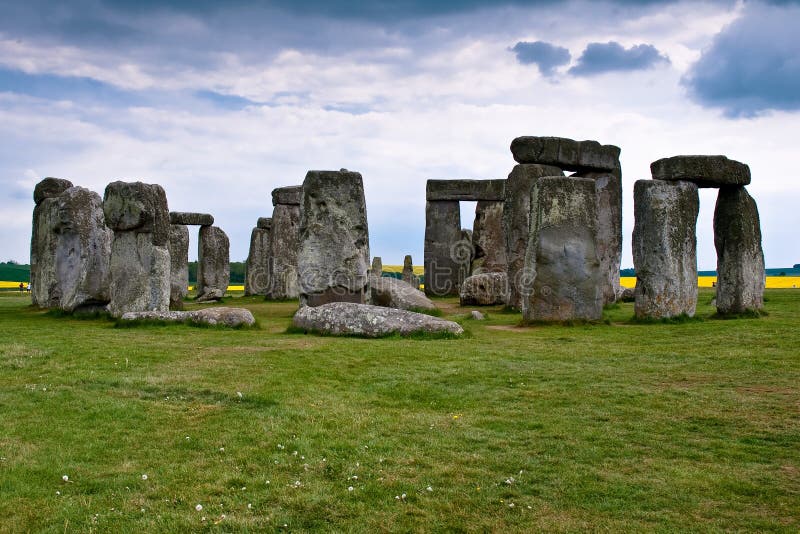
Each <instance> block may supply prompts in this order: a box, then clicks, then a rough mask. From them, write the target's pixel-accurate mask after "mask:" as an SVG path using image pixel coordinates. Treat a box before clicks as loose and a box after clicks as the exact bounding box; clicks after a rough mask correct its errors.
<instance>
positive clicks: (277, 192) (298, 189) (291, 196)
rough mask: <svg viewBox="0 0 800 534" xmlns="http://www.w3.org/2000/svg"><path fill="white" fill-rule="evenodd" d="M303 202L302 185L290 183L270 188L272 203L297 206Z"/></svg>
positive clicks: (274, 204)
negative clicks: (285, 185)
mask: <svg viewBox="0 0 800 534" xmlns="http://www.w3.org/2000/svg"><path fill="white" fill-rule="evenodd" d="M302 203H303V186H302V185H290V186H287V187H278V188H277V189H273V190H272V205H273V206H277V205H278V204H284V205H287V206H299V205H300V204H302Z"/></svg>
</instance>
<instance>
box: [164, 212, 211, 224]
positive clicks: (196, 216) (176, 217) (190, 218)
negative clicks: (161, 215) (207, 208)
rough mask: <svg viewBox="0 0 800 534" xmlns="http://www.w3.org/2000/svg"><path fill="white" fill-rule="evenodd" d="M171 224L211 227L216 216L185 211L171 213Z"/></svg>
mask: <svg viewBox="0 0 800 534" xmlns="http://www.w3.org/2000/svg"><path fill="white" fill-rule="evenodd" d="M169 222H170V224H183V225H190V226H211V225H212V224H214V216H213V215H209V214H208V213H188V212H184V211H171V212H169Z"/></svg>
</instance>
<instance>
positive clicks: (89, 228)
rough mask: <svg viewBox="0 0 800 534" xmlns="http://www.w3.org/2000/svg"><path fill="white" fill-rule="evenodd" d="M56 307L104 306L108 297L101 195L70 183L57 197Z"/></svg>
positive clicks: (106, 233)
mask: <svg viewBox="0 0 800 534" xmlns="http://www.w3.org/2000/svg"><path fill="white" fill-rule="evenodd" d="M56 200H57V201H58V221H57V223H56V226H55V228H54V230H55V233H56V240H57V245H56V264H55V267H56V279H57V280H58V292H59V293H60V299H59V302H58V307H59V308H61V309H62V310H64V311H67V312H74V311H80V310H86V311H89V310H97V309H104V308H105V306H106V305H107V304H108V301H109V299H110V296H109V290H110V284H111V273H110V271H109V261H110V259H111V241H112V239H113V236H114V233H113V232H112V231H111V230H110V229H109V228H108V227H107V226H106V223H105V216H104V215H103V201H102V200H101V199H100V195H98V194H97V193H95V192H94V191H89V190H88V189H85V188H83V187H70V188H69V189H67V190H66V191H64V192H63V193H61V195H59V196H58V197H57V199H56Z"/></svg>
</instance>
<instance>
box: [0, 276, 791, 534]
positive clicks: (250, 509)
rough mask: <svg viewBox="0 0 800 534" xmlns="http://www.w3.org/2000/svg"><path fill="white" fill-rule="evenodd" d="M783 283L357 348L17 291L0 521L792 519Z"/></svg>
mask: <svg viewBox="0 0 800 534" xmlns="http://www.w3.org/2000/svg"><path fill="white" fill-rule="evenodd" d="M767 296H768V302H767V310H768V311H769V316H767V317H764V318H760V319H737V320H724V321H723V320H711V319H708V317H709V316H710V315H711V312H712V309H711V307H710V305H709V304H710V299H711V293H709V292H707V291H704V292H702V293H701V297H700V304H701V305H700V306H699V309H698V313H699V315H700V316H701V317H706V319H705V320H702V321H691V322H685V323H681V324H650V325H639V324H630V323H629V319H630V317H631V316H632V313H633V311H632V305H631V304H623V305H621V306H619V307H618V308H614V309H611V310H608V311H607V317H608V320H609V322H610V323H611V324H602V325H595V326H573V327H565V326H538V327H531V328H517V327H516V326H515V325H516V324H517V323H518V322H519V319H520V316H519V315H515V314H505V313H502V312H501V311H500V310H499V309H497V308H492V309H490V310H489V312H488V313H489V319H488V320H487V321H485V322H475V321H471V320H466V319H464V317H465V315H466V313H467V311H468V310H467V309H461V308H458V307H457V305H456V302H455V301H453V300H447V301H441V302H440V304H441V305H442V306H443V307H445V315H446V316H449V317H451V318H456V319H458V320H460V321H461V322H462V324H464V325H465V326H466V328H467V329H468V330H469V333H470V336H469V337H467V338H465V339H459V340H404V339H398V338H390V339H381V340H360V339H336V338H329V337H326V338H321V337H315V336H305V335H300V334H286V333H285V330H286V328H287V326H288V325H289V323H290V319H291V315H292V313H293V312H294V308H295V305H294V304H291V303H265V302H263V301H261V300H260V299H256V298H232V299H229V300H228V302H227V303H226V304H228V305H242V306H245V307H247V308H249V309H250V310H252V311H253V313H254V314H255V315H256V317H257V319H258V321H259V325H260V328H258V329H255V330H236V331H226V330H218V329H209V328H195V327H189V326H166V327H165V326H161V327H159V326H145V327H139V328H122V329H120V328H115V327H114V324H113V323H112V322H110V321H107V320H104V319H92V320H79V319H74V318H69V317H56V316H53V315H48V314H46V313H43V312H40V311H36V310H33V309H31V308H30V307H28V306H27V301H26V299H25V297H20V296H18V295H13V294H2V295H1V296H0V532H18V531H19V532H26V531H44V532H64V531H68V532H70V531H75V532H87V531H93V532H184V531H220V532H222V531H225V532H246V531H251V532H263V531H279V530H288V531H293V532H302V531H323V530H325V531H331V530H333V531H354V532H376V531H419V532H431V531H465V532H468V531H503V532H513V531H518V532H522V531H536V530H547V531H586V530H612V531H632V532H633V531H636V532H640V531H643V530H658V531H663V532H673V531H679V530H694V531H697V530H701V531H723V530H726V531H730V530H741V531H785V532H797V531H798V530H800V293H798V292H796V291H791V290H769V291H768V292H767ZM63 475H67V476H68V477H69V479H68V481H64V480H62V476H63ZM143 475H146V479H144V477H143ZM350 488H352V489H350ZM198 504H199V505H202V510H197V509H196V506H197V505H198Z"/></svg>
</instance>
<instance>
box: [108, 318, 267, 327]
mask: <svg viewBox="0 0 800 534" xmlns="http://www.w3.org/2000/svg"><path fill="white" fill-rule="evenodd" d="M112 320H113V321H114V328H142V327H159V328H163V327H168V328H175V327H181V326H189V327H191V328H205V329H208V330H261V325H260V324H259V322H258V321H256V322H255V323H254V324H252V325H248V324H238V325H236V326H228V325H224V324H208V323H204V322H201V321H194V320H191V319H187V320H184V321H164V320H160V319H136V320H132V321H131V320H125V321H123V320H122V319H112Z"/></svg>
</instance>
